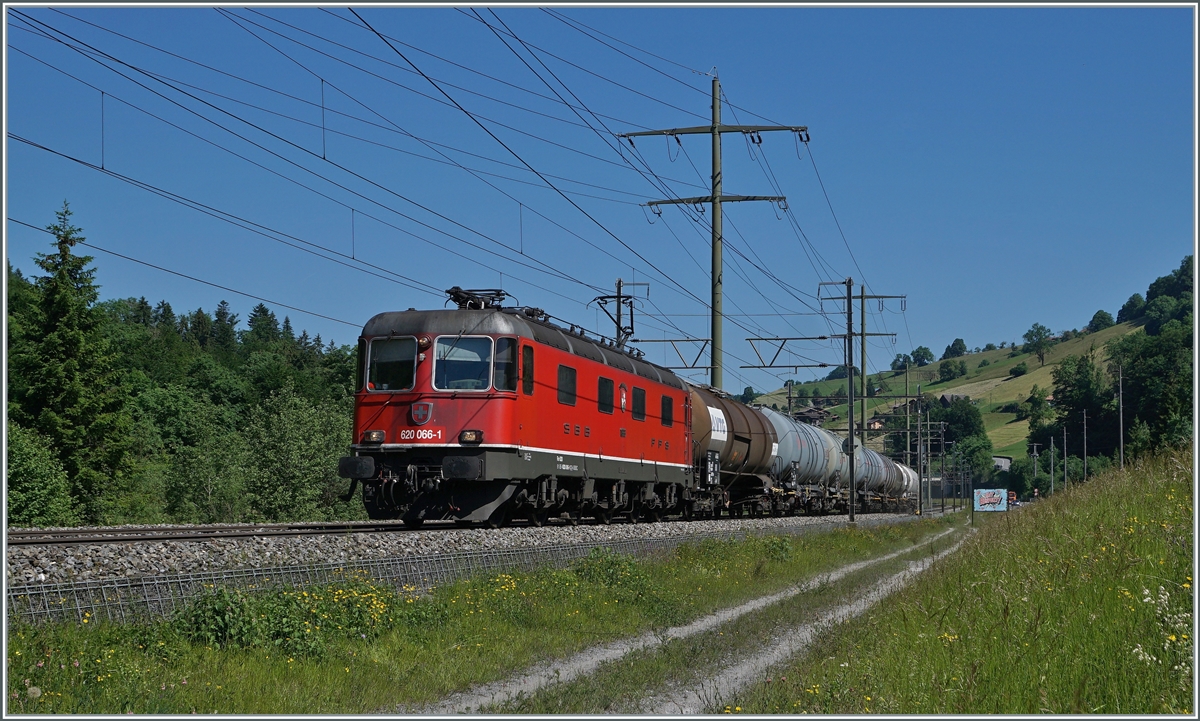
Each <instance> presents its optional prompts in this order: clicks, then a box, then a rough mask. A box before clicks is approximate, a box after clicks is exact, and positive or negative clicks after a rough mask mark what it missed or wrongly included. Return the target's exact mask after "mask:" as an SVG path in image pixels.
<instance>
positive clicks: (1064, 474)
mask: <svg viewBox="0 0 1200 721" xmlns="http://www.w3.org/2000/svg"><path fill="white" fill-rule="evenodd" d="M1068 468H1070V466H1068V465H1067V422H1066V421H1063V490H1064V491H1065V490H1067V469H1068Z"/></svg>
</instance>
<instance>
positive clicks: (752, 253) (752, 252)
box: [231, 13, 756, 274]
mask: <svg viewBox="0 0 1200 721" xmlns="http://www.w3.org/2000/svg"><path fill="white" fill-rule="evenodd" d="M231 14H235V13H231ZM258 14H259V15H261V13H258ZM239 17H241V16H239ZM243 19H244V18H243ZM347 22H349V21H347ZM322 82H324V79H322ZM232 102H239V101H232ZM567 104H568V105H571V103H567ZM327 110H330V111H332V110H333V109H332V108H327ZM268 112H269V111H268ZM589 112H590V111H589ZM331 116H332V112H331ZM359 120H360V121H361V118H360V119H359ZM327 130H328V128H327ZM331 149H332V148H331ZM489 161H490V162H496V161H494V160H493V159H489ZM435 162H436V161H435ZM500 162H502V161H500ZM513 167H517V166H513ZM318 177H320V176H318ZM509 180H515V179H509ZM518 182H519V181H518ZM554 190H556V191H557V190H558V189H557V188H555V189H554ZM372 202H375V201H372ZM348 207H349V206H348ZM352 212H354V210H353V208H352ZM702 220H703V218H701V221H702ZM693 222H695V221H694V220H693ZM748 256H756V253H755V252H754V248H753V247H752V246H747V253H746V254H744V255H743V259H744V260H745V262H747V263H750V264H751V265H754V264H755V262H754V261H751V260H750V259H749V257H748ZM655 270H657V268H656V269H655ZM505 272H506V274H507V271H505Z"/></svg>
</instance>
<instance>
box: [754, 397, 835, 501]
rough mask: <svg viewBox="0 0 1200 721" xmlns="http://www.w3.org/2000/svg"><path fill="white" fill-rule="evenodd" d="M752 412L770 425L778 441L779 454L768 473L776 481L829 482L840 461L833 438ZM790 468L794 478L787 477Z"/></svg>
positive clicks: (787, 420)
mask: <svg viewBox="0 0 1200 721" xmlns="http://www.w3.org/2000/svg"><path fill="white" fill-rule="evenodd" d="M756 410H758V412H759V413H762V414H763V415H764V416H766V418H767V420H769V421H770V422H771V425H772V426H773V427H774V428H775V435H776V437H777V438H778V439H779V440H778V441H777V442H778V443H779V450H778V453H777V454H776V458H775V464H774V466H773V467H772V469H771V470H772V473H773V475H774V476H775V477H776V478H777V479H780V480H783V479H786V478H789V477H790V478H791V480H793V481H795V482H796V483H798V484H800V485H814V484H820V483H824V482H826V481H828V480H829V478H830V477H831V476H832V475H833V473H834V472H835V471H836V470H837V469H838V465H839V462H840V461H841V458H839V456H841V453H842V451H841V447H840V441H838V440H837V438H836V436H833V435H831V434H830V433H828V432H827V431H824V430H821V429H820V428H817V427H815V426H810V425H809V424H807V423H800V422H799V421H796V420H793V419H791V418H788V417H787V416H785V415H784V414H782V413H779V412H778V411H774V410H771V409H770V408H763V407H759V408H757V409H756ZM793 464H795V465H794V468H795V474H794V476H793V475H792V473H791V469H792V468H793ZM843 473H844V471H843Z"/></svg>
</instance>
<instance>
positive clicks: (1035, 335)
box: [1023, 323, 1051, 365]
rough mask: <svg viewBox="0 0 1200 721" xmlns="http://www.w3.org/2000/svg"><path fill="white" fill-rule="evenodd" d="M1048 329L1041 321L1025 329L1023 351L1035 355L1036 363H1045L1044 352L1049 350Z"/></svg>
mask: <svg viewBox="0 0 1200 721" xmlns="http://www.w3.org/2000/svg"><path fill="white" fill-rule="evenodd" d="M1050 335H1051V333H1050V329H1049V328H1047V327H1046V326H1044V325H1042V324H1041V323H1034V324H1033V327H1032V328H1030V329H1029V330H1027V331H1025V335H1024V336H1023V337H1024V338H1025V352H1026V353H1033V354H1034V355H1036V356H1037V359H1038V364H1040V365H1046V352H1047V351H1049V350H1050Z"/></svg>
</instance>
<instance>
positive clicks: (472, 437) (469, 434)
mask: <svg viewBox="0 0 1200 721" xmlns="http://www.w3.org/2000/svg"><path fill="white" fill-rule="evenodd" d="M458 442H459V443H483V431H463V432H462V433H459V434H458Z"/></svg>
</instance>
